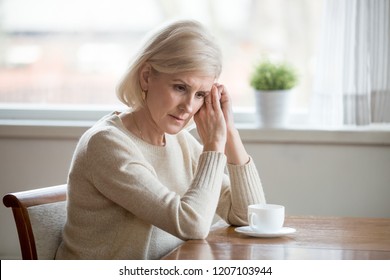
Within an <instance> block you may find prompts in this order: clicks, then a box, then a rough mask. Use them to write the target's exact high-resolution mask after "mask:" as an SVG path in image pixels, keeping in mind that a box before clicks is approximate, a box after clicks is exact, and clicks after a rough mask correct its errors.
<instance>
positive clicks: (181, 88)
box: [174, 85, 187, 92]
mask: <svg viewBox="0 0 390 280" xmlns="http://www.w3.org/2000/svg"><path fill="white" fill-rule="evenodd" d="M174 88H175V90H177V91H180V92H185V91H186V90H187V88H186V86H184V85H175V86H174Z"/></svg>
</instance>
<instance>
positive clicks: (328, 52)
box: [311, 0, 390, 126]
mask: <svg viewBox="0 0 390 280" xmlns="http://www.w3.org/2000/svg"><path fill="white" fill-rule="evenodd" d="M325 5H326V6H325V9H324V11H325V14H324V18H323V23H322V24H323V28H322V33H321V36H320V44H319V52H318V59H317V66H316V67H317V68H316V72H315V79H314V89H313V98H312V103H311V121H312V122H313V123H315V124H317V125H318V124H320V125H330V126H339V125H367V124H370V123H386V122H387V123H390V55H389V53H390V1H389V0H327V1H326V2H325Z"/></svg>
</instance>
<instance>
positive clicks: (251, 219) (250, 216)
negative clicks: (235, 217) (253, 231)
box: [249, 213, 256, 228]
mask: <svg viewBox="0 0 390 280" xmlns="http://www.w3.org/2000/svg"><path fill="white" fill-rule="evenodd" d="M255 216H256V213H250V214H249V225H250V226H251V227H252V228H256V226H255V224H254V223H253V218H254V217H255Z"/></svg>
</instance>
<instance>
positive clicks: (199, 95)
mask: <svg viewBox="0 0 390 280" xmlns="http://www.w3.org/2000/svg"><path fill="white" fill-rule="evenodd" d="M205 96H206V93H204V92H203V91H200V92H197V93H196V98H199V99H202V98H205Z"/></svg>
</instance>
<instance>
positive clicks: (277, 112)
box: [255, 89, 292, 128]
mask: <svg viewBox="0 0 390 280" xmlns="http://www.w3.org/2000/svg"><path fill="white" fill-rule="evenodd" d="M291 94H292V90H291V89H289V90H269V91H263V90H256V91H255V100H256V114H257V121H258V125H259V126H260V127H269V128H277V127H284V126H286V125H287V123H288V117H289V109H290V99H291Z"/></svg>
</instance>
